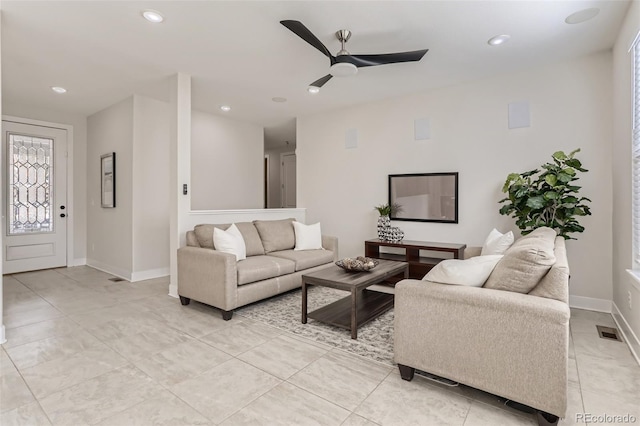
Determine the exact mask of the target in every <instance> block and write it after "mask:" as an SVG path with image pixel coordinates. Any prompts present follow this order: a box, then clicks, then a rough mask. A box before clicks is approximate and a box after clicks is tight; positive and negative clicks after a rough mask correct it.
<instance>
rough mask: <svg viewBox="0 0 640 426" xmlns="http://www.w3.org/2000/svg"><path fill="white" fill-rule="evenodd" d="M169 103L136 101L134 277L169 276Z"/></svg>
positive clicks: (145, 98)
mask: <svg viewBox="0 0 640 426" xmlns="http://www.w3.org/2000/svg"><path fill="white" fill-rule="evenodd" d="M169 112H170V111H169V104H168V103H167V102H161V101H157V100H155V99H151V98H147V97H144V96H139V95H135V96H134V98H133V116H134V122H133V212H132V214H133V269H132V271H133V276H132V281H137V280H140V279H146V278H149V277H157V276H163V275H168V273H169V191H170V187H169V173H168V170H169V161H170V159H169V138H170V133H169V132H170V129H169V123H170V120H169Z"/></svg>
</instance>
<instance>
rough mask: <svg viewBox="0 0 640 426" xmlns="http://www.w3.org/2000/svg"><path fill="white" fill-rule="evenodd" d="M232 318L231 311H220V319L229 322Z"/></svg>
mask: <svg viewBox="0 0 640 426" xmlns="http://www.w3.org/2000/svg"><path fill="white" fill-rule="evenodd" d="M231 317H233V311H222V319H223V320H225V321H229V320H230V319H231Z"/></svg>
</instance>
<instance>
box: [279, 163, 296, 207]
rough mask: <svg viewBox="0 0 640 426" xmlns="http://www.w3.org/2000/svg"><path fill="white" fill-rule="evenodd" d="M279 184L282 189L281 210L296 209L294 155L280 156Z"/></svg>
mask: <svg viewBox="0 0 640 426" xmlns="http://www.w3.org/2000/svg"><path fill="white" fill-rule="evenodd" d="M280 165H281V169H280V182H281V188H282V198H281V200H282V208H295V207H296V153H295V152H283V153H282V154H280Z"/></svg>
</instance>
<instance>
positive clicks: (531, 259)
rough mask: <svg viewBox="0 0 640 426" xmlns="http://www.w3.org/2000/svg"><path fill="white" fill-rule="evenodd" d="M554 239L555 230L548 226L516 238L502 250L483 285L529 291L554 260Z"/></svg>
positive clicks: (498, 288) (522, 291)
mask: <svg viewBox="0 0 640 426" xmlns="http://www.w3.org/2000/svg"><path fill="white" fill-rule="evenodd" d="M555 239H556V231H554V230H553V229H551V228H547V227H542V228H537V229H535V230H534V231H533V232H531V233H530V234H527V235H525V236H523V237H521V238H520V239H518V241H516V242H515V243H513V245H512V246H511V247H510V248H509V249H508V250H507V251H506V252H505V253H504V257H503V258H502V259H501V260H500V262H498V264H497V265H496V267H495V269H494V270H493V272H492V273H491V275H490V276H489V278H488V279H487V282H486V283H485V285H484V287H485V288H491V289H495V290H506V291H514V292H516V293H529V292H530V291H531V290H532V289H533V288H534V287H535V286H536V285H538V282H540V280H541V279H542V277H544V275H545V274H546V273H547V272H548V271H549V269H550V268H551V266H552V265H553V264H554V263H555V262H556V256H555V254H554V242H555Z"/></svg>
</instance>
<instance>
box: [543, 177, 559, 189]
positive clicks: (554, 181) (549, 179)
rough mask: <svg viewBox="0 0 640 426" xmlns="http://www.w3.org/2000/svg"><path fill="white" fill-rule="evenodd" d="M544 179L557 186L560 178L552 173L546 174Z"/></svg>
mask: <svg viewBox="0 0 640 426" xmlns="http://www.w3.org/2000/svg"><path fill="white" fill-rule="evenodd" d="M544 180H545V182H547V183H548V184H549V185H551V186H556V183H558V178H557V177H556V175H552V174H548V175H546V176H545V177H544Z"/></svg>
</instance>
